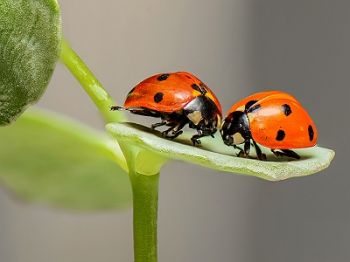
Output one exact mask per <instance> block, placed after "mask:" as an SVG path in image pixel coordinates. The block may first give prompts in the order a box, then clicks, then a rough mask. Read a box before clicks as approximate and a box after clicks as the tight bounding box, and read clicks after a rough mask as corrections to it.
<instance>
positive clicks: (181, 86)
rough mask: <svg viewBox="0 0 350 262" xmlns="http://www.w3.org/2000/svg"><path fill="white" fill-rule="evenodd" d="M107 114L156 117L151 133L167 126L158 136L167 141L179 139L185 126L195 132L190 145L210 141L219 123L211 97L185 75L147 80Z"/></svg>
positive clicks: (206, 89)
mask: <svg viewBox="0 0 350 262" xmlns="http://www.w3.org/2000/svg"><path fill="white" fill-rule="evenodd" d="M111 110H128V111H130V112H131V113H134V114H138V115H145V116H151V117H159V118H160V119H161V122H159V123H156V124H153V125H152V129H155V128H157V127H160V126H168V127H169V128H168V129H167V130H165V131H164V132H162V135H163V137H166V138H171V139H173V138H176V137H177V136H179V135H181V134H182V133H183V131H182V128H183V127H184V126H185V125H186V124H188V125H189V127H190V128H193V129H196V130H197V134H195V135H193V136H192V138H191V140H192V143H193V145H196V144H200V140H199V138H201V137H204V136H209V135H210V136H212V137H213V135H214V133H215V132H216V130H217V129H218V128H219V127H220V125H221V119H222V109H221V105H220V102H219V100H218V99H217V98H216V96H215V95H214V93H213V92H212V91H211V90H210V89H209V87H208V86H207V85H206V84H204V83H203V82H202V81H201V80H199V79H198V78H197V77H195V76H194V75H192V74H190V73H188V72H176V73H165V74H157V75H154V76H151V77H149V78H147V79H145V80H143V81H142V82H141V83H139V84H138V85H136V86H135V87H134V88H133V89H132V90H131V91H130V92H129V94H128V96H127V98H126V100H125V103H124V106H123V107H121V106H112V107H111Z"/></svg>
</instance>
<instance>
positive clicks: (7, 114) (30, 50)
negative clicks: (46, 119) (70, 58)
mask: <svg viewBox="0 0 350 262" xmlns="http://www.w3.org/2000/svg"><path fill="white" fill-rule="evenodd" d="M61 35H62V34H61V17H60V10H59V6H58V3H57V1H56V0H1V1H0V126H1V125H6V124H9V123H10V122H11V121H13V120H15V119H16V118H17V117H18V116H19V115H20V114H21V113H22V112H23V111H24V110H25V109H26V107H28V106H29V105H30V104H33V103H35V102H36V101H37V100H38V99H39V98H40V97H41V95H42V94H43V92H44V91H45V89H46V86H47V85H48V83H49V81H50V78H51V75H52V73H53V71H54V68H55V65H56V62H57V60H58V58H59V53H60V43H61V37H62V36H61Z"/></svg>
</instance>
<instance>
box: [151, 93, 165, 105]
mask: <svg viewBox="0 0 350 262" xmlns="http://www.w3.org/2000/svg"><path fill="white" fill-rule="evenodd" d="M163 96H164V94H163V93H162V92H158V93H157V94H155V95H154V97H153V99H154V102H156V103H159V102H160V101H162V100H163Z"/></svg>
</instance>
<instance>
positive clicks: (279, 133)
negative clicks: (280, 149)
mask: <svg viewBox="0 0 350 262" xmlns="http://www.w3.org/2000/svg"><path fill="white" fill-rule="evenodd" d="M285 136H286V133H285V132H284V131H283V130H282V129H280V130H278V131H277V135H276V140H277V141H282V140H283V139H284V138H285Z"/></svg>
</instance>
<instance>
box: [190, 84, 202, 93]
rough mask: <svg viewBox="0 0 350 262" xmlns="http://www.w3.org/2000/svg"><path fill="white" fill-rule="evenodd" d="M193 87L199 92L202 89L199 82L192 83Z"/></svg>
mask: <svg viewBox="0 0 350 262" xmlns="http://www.w3.org/2000/svg"><path fill="white" fill-rule="evenodd" d="M191 87H192V88H193V89H194V90H196V91H198V92H200V91H201V89H200V87H199V86H198V85H197V84H192V85H191Z"/></svg>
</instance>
